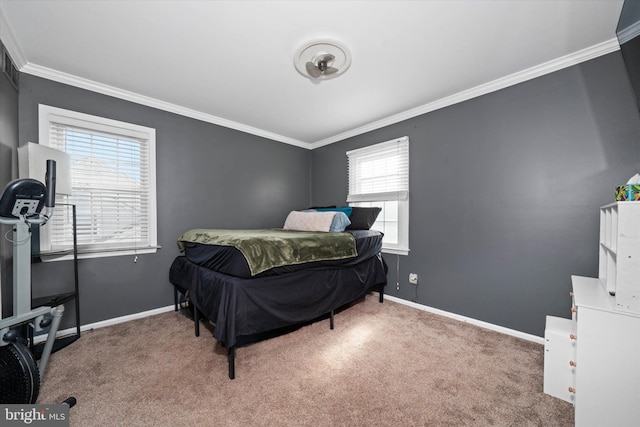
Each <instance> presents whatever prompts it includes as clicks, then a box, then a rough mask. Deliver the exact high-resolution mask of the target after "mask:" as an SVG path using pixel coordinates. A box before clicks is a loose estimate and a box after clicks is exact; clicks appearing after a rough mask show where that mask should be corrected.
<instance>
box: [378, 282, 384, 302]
mask: <svg viewBox="0 0 640 427" xmlns="http://www.w3.org/2000/svg"><path fill="white" fill-rule="evenodd" d="M378 294H379V295H380V299H379V301H380V303H382V302H383V301H384V283H383V284H381V285H380V291H379V292H378Z"/></svg>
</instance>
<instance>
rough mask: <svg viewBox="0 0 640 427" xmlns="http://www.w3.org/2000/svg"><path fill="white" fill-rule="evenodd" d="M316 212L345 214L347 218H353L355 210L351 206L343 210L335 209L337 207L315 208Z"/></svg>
mask: <svg viewBox="0 0 640 427" xmlns="http://www.w3.org/2000/svg"><path fill="white" fill-rule="evenodd" d="M314 210H316V211H318V212H327V211H328V212H344V214H345V215H346V216H347V217H350V216H351V211H352V210H353V208H352V207H351V206H345V207H342V208H335V207H331V208H315V209H314Z"/></svg>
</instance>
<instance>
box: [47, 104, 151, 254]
mask: <svg viewBox="0 0 640 427" xmlns="http://www.w3.org/2000/svg"><path fill="white" fill-rule="evenodd" d="M39 132H40V144H43V145H47V146H49V147H51V148H55V149H58V150H61V151H65V152H66V153H68V154H69V155H70V157H71V187H72V194H71V195H68V196H67V195H57V196H56V204H65V203H68V204H75V205H76V212H77V215H76V224H77V227H76V228H77V241H78V250H79V252H80V253H81V254H84V255H83V256H84V257H87V256H109V255H123V254H132V253H150V252H155V251H156V248H157V231H156V184H155V179H156V174H155V129H151V128H146V127H143V126H138V125H133V124H130V123H124V122H119V121H115V120H110V119H105V118H101V117H96V116H90V115H88V114H82V113H77V112H74V111H68V110H63V109H60V108H55V107H50V106H46V105H40V107H39ZM58 173H60V172H58ZM72 239H73V233H72V218H71V210H69V209H55V210H54V215H53V218H52V220H51V221H49V223H48V224H47V225H46V226H45V227H42V232H41V241H40V246H41V249H42V250H43V251H47V250H50V251H59V250H65V249H69V248H70V247H72V245H73V240H72ZM87 254H90V255H87Z"/></svg>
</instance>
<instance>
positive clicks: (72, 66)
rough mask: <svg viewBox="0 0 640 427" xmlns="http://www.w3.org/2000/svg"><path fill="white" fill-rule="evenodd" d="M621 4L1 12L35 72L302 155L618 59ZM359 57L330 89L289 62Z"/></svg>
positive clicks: (90, 6)
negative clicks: (300, 52) (319, 52)
mask: <svg viewBox="0 0 640 427" xmlns="http://www.w3.org/2000/svg"><path fill="white" fill-rule="evenodd" d="M622 3H623V0H602V1H598V0H588V1H577V0H566V1H565V0H553V1H551V0H542V1H529V0H511V1H506V0H505V1H498V0H493V1H483V0H466V1H457V0H449V1H82V2H81V1H61V0H56V1H0V38H2V40H3V42H4V43H5V45H6V46H7V49H8V50H9V52H10V54H11V56H12V57H13V59H14V61H15V62H16V65H17V66H18V68H19V69H20V70H21V71H22V72H25V73H29V74H33V75H37V76H41V77H45V78H48V79H52V80H55V81H60V82H64V83H67V84H72V85H75V86H78V87H83V88H87V89H91V90H94V91H97V92H100V93H105V94H109V95H112V96H116V97H119V98H123V99H128V100H131V101H135V102H138V103H141V104H145V105H149V106H153V107H157V108H162V109H164V110H168V111H173V112H176V113H179V114H184V115H186V116H190V117H195V118H197V119H200V120H205V121H208V122H212V123H216V124H220V125H222V126H227V127H230V128H234V129H239V130H242V131H244V132H249V133H252V134H256V135H260V136H263V137H266V138H270V139H273V140H276V141H280V142H284V143H288V144H293V145H297V146H300V147H306V148H315V147H319V146H323V145H326V144H329V143H332V142H336V141H339V140H341V139H344V138H347V137H350V136H353V135H357V134H360V133H363V132H366V131H369V130H373V129H376V128H379V127H382V126H385V125H388V124H391V123H395V122H398V121H400V120H404V119H407V118H410V117H414V116H416V115H419V114H423V113H426V112H428V111H432V110H435V109H437V108H441V107H443V106H447V105H451V104H453V103H455V102H460V101H462V100H465V99H469V98H472V97H474V96H478V95H481V94H483V93H488V92H491V91H493V90H497V89H500V88H503V87H506V86H509V85H512V84H515V83H518V82H521V81H525V80H528V79H530V78H534V77H537V76H540V75H542V74H546V73H548V72H551V71H555V70H557V69H560V68H564V67H567V66H570V65H573V64H575V63H578V62H582V61H584V60H588V59H591V58H593V57H596V56H600V55H603V54H605V53H609V52H612V51H614V50H616V49H618V44H617V42H616V40H615V27H616V24H617V22H618V17H619V15H620V10H621V8H622ZM316 38H329V39H335V40H338V41H340V42H342V43H344V44H345V45H346V46H347V47H348V48H349V49H350V51H351V54H352V58H353V59H352V64H351V67H350V68H349V69H348V70H347V71H346V72H345V73H344V74H343V75H341V76H338V77H336V78H334V79H331V80H325V81H322V82H320V83H317V82H315V83H314V82H311V81H310V80H309V79H306V78H304V77H302V76H301V75H300V74H299V73H298V72H297V71H296V69H295V68H294V65H293V55H294V52H295V51H296V49H297V48H298V47H299V46H301V45H302V44H304V43H306V42H308V41H311V40H313V39H316Z"/></svg>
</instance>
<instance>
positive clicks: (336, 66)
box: [293, 40, 351, 80]
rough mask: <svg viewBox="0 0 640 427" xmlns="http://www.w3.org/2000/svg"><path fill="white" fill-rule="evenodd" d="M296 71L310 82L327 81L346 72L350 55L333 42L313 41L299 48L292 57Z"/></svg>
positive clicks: (338, 43) (347, 50)
mask: <svg viewBox="0 0 640 427" xmlns="http://www.w3.org/2000/svg"><path fill="white" fill-rule="evenodd" d="M293 64H294V65H295V67H296V70H298V72H299V73H300V74H302V75H303V76H305V77H307V78H309V79H311V80H327V79H332V78H334V77H337V76H339V75H340V74H342V73H344V72H345V71H347V69H348V68H349V66H350V65H351V53H350V52H349V49H347V47H346V46H344V45H343V44H342V43H340V42H338V41H335V40H314V41H311V42H308V43H305V44H304V45H302V46H300V47H299V48H298V50H296V53H295V55H294V57H293Z"/></svg>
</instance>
